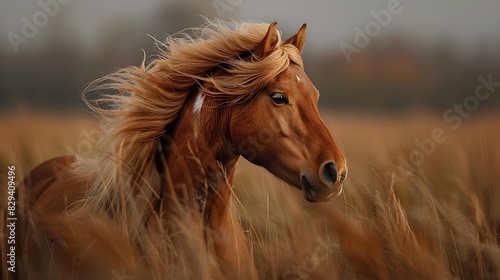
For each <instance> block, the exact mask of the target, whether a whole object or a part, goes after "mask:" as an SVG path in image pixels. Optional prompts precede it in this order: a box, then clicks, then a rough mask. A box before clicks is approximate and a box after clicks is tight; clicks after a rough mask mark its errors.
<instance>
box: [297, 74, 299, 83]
mask: <svg viewBox="0 0 500 280" xmlns="http://www.w3.org/2000/svg"><path fill="white" fill-rule="evenodd" d="M297 82H299V83H300V77H299V75H297Z"/></svg>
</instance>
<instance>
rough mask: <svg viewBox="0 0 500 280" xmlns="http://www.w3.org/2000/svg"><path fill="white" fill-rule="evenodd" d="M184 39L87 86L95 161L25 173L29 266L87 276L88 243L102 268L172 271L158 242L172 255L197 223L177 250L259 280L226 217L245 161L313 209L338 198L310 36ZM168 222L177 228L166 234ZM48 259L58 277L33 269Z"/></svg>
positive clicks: (335, 155)
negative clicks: (113, 263)
mask: <svg viewBox="0 0 500 280" xmlns="http://www.w3.org/2000/svg"><path fill="white" fill-rule="evenodd" d="M190 32H191V33H193V34H195V35H192V34H191V33H190V34H188V33H181V35H180V36H170V37H168V38H167V40H166V42H161V43H160V42H159V43H158V44H159V47H160V53H159V57H158V58H155V59H153V60H152V61H150V62H149V63H146V58H144V60H143V62H142V64H141V65H140V66H131V67H128V68H124V69H121V70H118V71H117V72H115V73H113V74H110V75H107V76H105V77H103V78H101V79H99V80H97V81H95V82H93V83H92V84H91V85H90V87H89V90H88V91H86V93H87V92H90V91H92V92H99V94H98V96H97V97H96V98H95V100H90V99H88V98H84V100H85V102H86V103H87V104H88V105H89V107H90V109H91V110H92V111H93V112H94V113H95V114H96V115H98V116H99V117H100V118H101V119H102V124H101V131H102V137H101V139H100V140H99V142H98V143H97V145H96V147H95V148H94V150H93V151H92V152H91V153H88V154H86V155H67V156H60V157H57V158H53V159H50V160H48V161H45V162H43V163H41V164H40V165H38V166H37V167H35V168H34V169H33V170H32V171H31V173H30V174H29V175H27V177H26V179H25V182H24V185H23V187H24V188H25V191H26V197H27V201H28V202H29V209H30V210H29V212H30V213H31V214H32V218H31V219H32V224H33V225H34V226H32V231H31V233H30V234H27V237H26V241H25V244H26V245H25V246H26V250H27V251H29V250H35V249H36V250H37V254H35V253H33V255H37V256H38V258H39V259H38V260H35V261H33V260H31V261H28V263H29V265H31V267H32V268H33V267H34V268H33V269H35V270H38V271H43V273H48V274H51V275H52V276H50V277H47V279H53V278H57V279H59V278H72V277H75V278H78V275H79V274H85V272H86V273H88V271H89V270H86V269H84V268H82V267H84V265H82V263H81V262H80V261H79V259H78V258H81V257H82V256H83V255H84V254H83V253H82V251H85V252H86V254H87V253H88V252H89V250H88V248H87V247H86V245H88V246H89V247H90V245H89V244H91V243H92V244H94V245H95V246H93V247H94V248H96V247H97V249H101V250H100V251H99V250H98V252H99V253H95V254H93V257H94V258H97V257H99V256H100V257H101V258H100V261H102V262H104V261H106V257H105V255H106V252H109V251H112V250H115V251H120V250H121V251H120V252H121V253H120V254H121V255H123V254H132V253H137V254H142V255H145V256H146V257H144V258H143V260H144V262H145V263H147V266H148V267H149V268H150V269H151V267H155V266H156V267H157V268H158V267H159V269H166V268H165V265H164V263H160V264H158V263H155V262H154V261H152V258H153V257H151V256H152V255H153V253H151V252H156V254H160V253H159V251H160V250H159V249H158V248H157V247H158V246H160V245H158V244H161V242H156V243H155V242H154V241H152V240H153V239H154V238H155V236H158V235H162V234H166V233H168V234H169V238H170V239H168V240H169V241H168V242H170V243H171V244H174V243H175V241H172V240H173V239H175V238H176V237H175V236H178V234H177V235H176V234H175V233H178V232H185V231H186V228H185V225H184V224H186V223H189V221H192V220H193V219H195V220H196V219H197V221H199V227H197V229H199V233H200V235H201V236H202V238H201V241H199V242H198V241H196V242H198V243H196V242H195V241H192V240H189V239H187V238H186V239H183V241H182V242H185V243H189V242H194V243H193V244H195V243H196V244H195V245H193V248H194V247H196V246H203V248H204V249H197V250H201V251H210V252H212V253H213V256H215V262H216V263H218V264H221V265H219V266H217V267H219V268H220V267H222V268H223V269H222V270H220V271H219V274H218V275H219V276H218V277H227V278H229V277H230V276H229V275H231V277H235V278H238V279H245V278H249V279H255V278H256V277H257V272H256V268H255V267H254V266H253V265H252V260H251V252H249V249H248V244H247V243H248V241H247V240H246V237H245V234H244V232H243V230H242V226H241V224H240V223H239V222H238V220H237V217H235V214H234V213H233V212H232V211H231V205H232V203H234V199H233V197H234V194H233V186H232V181H233V178H234V174H235V169H236V164H237V162H238V159H239V158H240V157H243V158H245V159H247V160H248V161H250V162H251V163H253V164H256V165H258V166H261V167H264V168H265V169H267V170H268V171H269V172H271V173H272V174H274V175H275V176H276V177H278V178H280V179H282V180H283V181H285V182H286V183H288V184H289V185H291V186H292V187H295V188H296V189H298V190H299V191H301V192H302V193H303V196H304V198H305V200H307V201H309V202H324V201H329V200H330V199H331V198H332V197H335V196H338V195H339V194H340V193H341V192H342V190H343V183H344V181H345V179H346V176H347V165H346V159H345V157H344V155H343V154H342V152H341V151H340V149H339V148H338V147H337V145H336V143H335V141H334V139H333V137H332V136H331V134H330V132H329V130H328V129H327V127H326V126H325V124H324V123H323V121H322V119H321V117H320V114H319V110H318V107H317V103H318V100H319V97H320V94H319V91H318V90H317V89H316V87H315V86H314V84H313V83H312V82H311V80H310V79H309V78H308V76H307V75H306V73H305V71H304V66H303V61H302V57H301V55H300V54H301V52H302V49H303V46H304V43H305V38H306V24H304V25H302V27H301V28H300V29H299V30H298V32H297V33H296V34H295V35H293V36H292V37H290V38H289V39H287V40H284V41H283V40H282V39H281V32H280V31H278V30H277V23H276V22H274V23H271V24H269V23H235V22H232V23H228V22H222V21H220V22H207V23H206V24H205V25H203V26H202V27H199V28H194V29H192V30H190ZM176 209H177V210H176ZM179 209H183V210H182V211H178V210H179ZM176 211H177V212H176ZM173 212H175V213H177V215H172V213H173ZM168 217H170V218H168ZM168 219H170V220H168ZM173 219H176V221H177V223H176V226H174V227H175V230H172V229H169V228H168V227H170V226H172V220H173ZM190 219H191V220H190ZM167 220H168V221H167ZM78 225H80V226H81V227H78ZM193 228H194V227H191V228H190V230H193V231H195V230H194V229H193ZM103 232H107V233H108V235H107V237H102V236H100V234H101V235H104V234H103ZM33 236H38V239H36V238H35V237H33ZM172 238H173V239H172ZM37 240H38V243H36V242H37ZM40 240H43V242H40ZM96 240H100V241H96ZM161 240H164V239H161ZM30 242H31V243H30ZM165 242H166V241H165ZM40 243H45V244H40ZM111 243H114V245H113V244H111ZM33 244H35V245H33ZM78 244H80V245H78ZM82 244H83V245H82ZM96 244H97V245H96ZM120 244H128V245H130V244H132V245H130V246H129V247H127V248H129V249H124V248H125V247H126V246H125V245H123V246H124V247H123V246H122V245H120ZM128 245H127V246H128ZM174 245H175V244H174ZM44 250H45V251H47V252H49V253H47V252H45V253H44ZM155 250H156V251H155ZM129 251H133V252H132V253H131V252H129ZM40 252H41V253H40ZM195 253H196V252H195ZM44 256H45V258H48V259H50V260H49V262H50V265H49V266H50V269H47V268H45V270H44V268H40V265H39V264H38V262H41V261H40V259H43V258H44ZM174 261H175V260H174ZM179 262H180V263H181V264H180V265H182V261H179ZM123 263H126V260H124V261H123ZM94 264H95V263H94ZM162 265H163V266H162ZM184 265H185V264H184ZM132 266H133V265H131V266H130V267H132ZM130 267H128V266H127V268H130ZM87 268H88V267H87ZM130 269H132V268H130ZM113 272H116V271H113ZM137 273H139V272H137ZM191 276H192V275H191ZM197 276H198V277H199V275H197ZM51 277H52V278H51ZM82 277H83V276H82ZM38 278H40V276H38ZM215 278H217V277H215ZM108 279H109V278H108Z"/></svg>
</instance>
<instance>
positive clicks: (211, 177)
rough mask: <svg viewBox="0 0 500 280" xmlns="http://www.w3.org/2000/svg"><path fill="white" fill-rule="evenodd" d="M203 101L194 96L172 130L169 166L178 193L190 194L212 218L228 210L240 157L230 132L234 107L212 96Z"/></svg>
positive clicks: (192, 201)
mask: <svg viewBox="0 0 500 280" xmlns="http://www.w3.org/2000/svg"><path fill="white" fill-rule="evenodd" d="M201 101H202V102H201ZM201 101H200V96H199V93H198V94H193V96H192V97H191V98H189V99H188V100H187V101H186V104H185V106H184V109H183V110H182V111H181V113H180V115H179V118H178V120H177V122H176V125H175V126H174V127H173V128H172V131H171V133H170V135H171V140H170V143H169V153H168V156H167V167H168V170H169V173H170V177H171V179H172V183H173V185H174V189H176V192H177V193H179V191H180V192H181V193H184V194H185V193H186V191H187V194H188V195H187V196H188V197H187V199H188V200H189V202H190V203H194V204H195V205H196V206H197V207H199V209H200V210H201V211H202V212H204V214H205V216H207V219H208V217H209V216H210V213H211V212H212V211H217V212H227V211H228V204H229V201H230V198H231V186H232V180H233V176H234V170H235V166H236V162H237V160H238V157H239V156H238V154H237V153H236V149H235V148H234V146H233V144H232V142H231V139H230V135H229V132H228V129H227V128H228V123H229V110H230V108H229V107H227V106H226V107H224V106H220V104H217V101H215V100H213V99H212V100H209V98H208V97H205V98H203V99H201ZM200 105H201V106H200ZM196 106H198V107H196ZM195 107H196V109H195ZM182 200H186V197H183V198H182ZM220 214H221V213H218V215H219V216H220ZM207 222H208V221H207Z"/></svg>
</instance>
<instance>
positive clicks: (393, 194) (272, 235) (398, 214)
mask: <svg viewBox="0 0 500 280" xmlns="http://www.w3.org/2000/svg"><path fill="white" fill-rule="evenodd" d="M324 120H325V122H326V124H327V126H328V127H329V128H330V131H331V132H332V134H333V135H334V137H335V139H336V141H337V143H338V145H339V146H340V148H341V149H342V151H343V152H344V155H345V156H346V158H347V160H348V167H349V175H348V180H347V183H346V185H345V188H344V193H343V194H342V195H341V196H339V197H337V198H334V199H333V200H332V201H331V202H328V203H318V204H311V203H308V202H306V201H305V200H304V198H303V197H302V194H301V193H300V192H299V191H297V190H296V189H293V188H291V187H289V186H287V185H286V184H285V183H283V182H281V181H280V180H279V179H276V178H275V177H273V175H271V174H270V173H268V172H267V171H266V170H264V169H262V168H259V167H256V166H253V165H251V164H250V163H248V162H246V161H244V160H241V161H240V163H239V165H238V169H237V171H236V178H235V181H234V187H235V193H236V195H237V198H238V200H239V202H240V203H235V208H236V209H235V210H236V211H238V213H239V217H240V221H241V224H242V226H243V227H244V229H245V233H246V235H247V237H248V239H249V241H250V244H251V247H252V253H253V259H254V261H255V264H256V266H257V268H258V272H259V276H260V278H261V279H500V247H499V246H498V240H499V236H498V234H497V232H498V231H499V229H500V226H499V225H500V219H499V218H500V205H499V206H497V203H498V201H500V199H499V195H500V194H499V193H500V149H499V148H498V144H499V143H500V130H499V129H500V126H499V124H500V115H499V114H497V113H474V114H473V115H472V116H471V117H470V118H469V119H467V120H464V122H463V124H462V125H461V126H460V127H459V128H458V129H456V130H454V129H452V128H451V127H450V126H449V125H448V124H447V123H445V122H444V121H443V120H442V119H441V117H440V116H439V115H436V114H432V113H428V112H415V113H413V114H407V115H403V116H397V117H395V116H392V117H390V116H379V115H370V114H360V115H358V114H345V113H327V114H324ZM96 127H97V126H96V124H95V123H94V121H93V120H92V119H90V118H87V117H82V116H73V115H49V114H37V113H27V112H24V113H15V114H12V115H10V116H7V115H4V116H2V118H1V119H0V131H1V134H0V144H1V145H0V149H1V150H0V166H1V175H0V184H1V188H0V190H1V197H2V209H3V208H4V207H5V199H4V198H5V197H6V186H7V184H6V178H5V174H6V166H7V165H15V166H16V168H17V171H18V173H17V174H16V176H17V180H18V181H19V180H21V178H22V176H23V174H26V172H27V171H29V170H30V169H31V168H33V167H34V166H36V165H37V164H39V163H41V162H42V161H44V160H46V159H49V158H51V157H54V156H57V155H62V154H68V153H76V152H85V151H86V150H85V149H89V148H91V147H92V145H93V144H92V143H93V140H95V137H96V135H97V134H96V132H97V130H96ZM436 128H439V129H442V130H443V131H444V133H445V136H446V141H444V142H443V143H434V145H435V146H434V148H433V149H430V148H429V146H427V148H428V149H429V150H432V152H429V155H425V157H424V158H423V160H421V164H419V165H418V166H416V165H412V166H410V167H408V166H407V165H405V164H403V165H400V162H401V160H402V159H405V160H409V159H408V157H409V155H410V154H411V153H412V151H415V149H420V148H419V147H418V144H416V141H417V142H420V143H422V141H424V139H428V138H430V137H432V131H433V130H434V129H436ZM426 143H428V142H426ZM235 201H236V200H235ZM2 212H3V211H2ZM2 215H3V214H2ZM3 222H5V217H4V216H2V222H1V223H0V225H2V235H3V237H4V238H5V237H6V235H5V234H6V233H5V232H4V230H5V228H4V225H3ZM5 243H6V241H5V240H3V241H2V246H0V247H1V248H2V260H3V259H4V257H5V254H6V253H5V251H4V250H5V249H4V245H5ZM196 257H197V258H200V259H203V258H204V257H205V256H203V254H198V255H197V256H196ZM193 263H195V262H192V263H185V264H184V265H185V266H184V267H183V268H177V267H172V266H171V267H169V268H168V269H170V270H173V272H172V273H168V275H188V274H183V272H179V273H177V272H175V270H176V269H179V270H183V271H185V270H191V271H196V270H200V271H201V268H200V267H199V266H197V265H194V264H193ZM200 263H202V262H200ZM190 265H191V267H190ZM186 267H187V268H186ZM21 269H22V268H21ZM2 271H3V273H2V279H7V278H6V277H9V276H8V272H7V271H6V266H5V262H4V261H3V262H2ZM136 279H139V278H136ZM140 279H142V278H140ZM171 279H182V277H180V278H173V277H172V278H171ZM201 279H211V277H210V275H204V276H203V277H201Z"/></svg>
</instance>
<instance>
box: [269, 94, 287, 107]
mask: <svg viewBox="0 0 500 280" xmlns="http://www.w3.org/2000/svg"><path fill="white" fill-rule="evenodd" d="M271 99H272V100H273V102H274V104H276V105H284V104H288V97H286V95H285V94H284V93H282V92H274V93H273V94H272V95H271Z"/></svg>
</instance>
